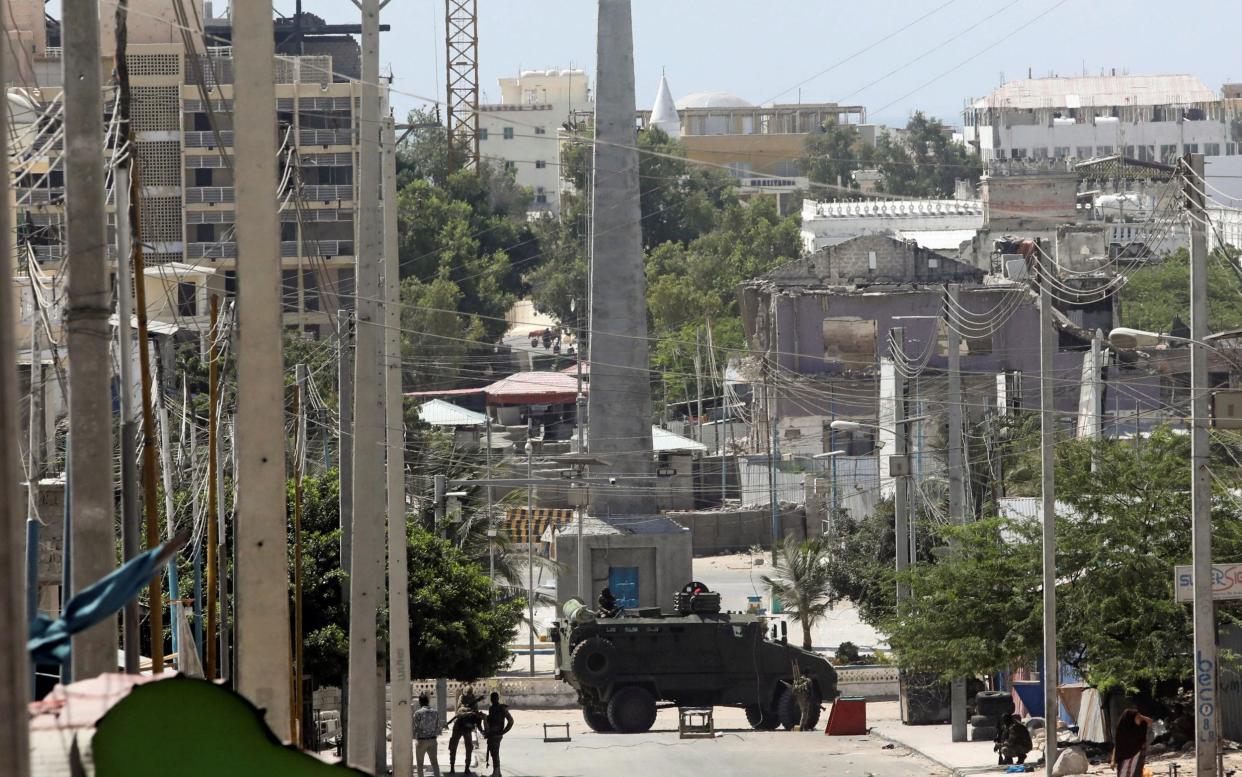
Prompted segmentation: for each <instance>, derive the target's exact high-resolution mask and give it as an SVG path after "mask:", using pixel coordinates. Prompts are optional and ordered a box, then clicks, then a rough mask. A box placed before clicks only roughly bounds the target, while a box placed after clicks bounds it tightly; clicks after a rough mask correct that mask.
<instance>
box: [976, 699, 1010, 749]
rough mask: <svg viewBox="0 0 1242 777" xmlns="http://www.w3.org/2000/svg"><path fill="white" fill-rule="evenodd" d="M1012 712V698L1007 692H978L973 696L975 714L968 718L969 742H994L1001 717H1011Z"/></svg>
mask: <svg viewBox="0 0 1242 777" xmlns="http://www.w3.org/2000/svg"><path fill="white" fill-rule="evenodd" d="M1013 711H1014V706H1013V696H1011V695H1010V694H1009V692H1008V691H980V692H979V693H978V694H976V695H975V714H974V715H972V716H971V718H970V741H971V742H991V741H993V740H995V739H996V733H997V725H998V724H999V723H1000V719H1001V716H1003V715H1012V714H1013Z"/></svg>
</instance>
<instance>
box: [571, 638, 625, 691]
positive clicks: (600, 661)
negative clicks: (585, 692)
mask: <svg viewBox="0 0 1242 777" xmlns="http://www.w3.org/2000/svg"><path fill="white" fill-rule="evenodd" d="M569 668H570V670H571V671H572V672H573V673H574V676H575V677H577V678H579V679H580V680H581V681H582V682H584V683H586V684H587V685H593V686H601V685H606V684H607V683H608V681H609V680H611V679H612V676H613V675H614V674H615V673H616V669H617V649H616V648H615V647H614V646H613V644H612V643H611V642H609V641H608V640H606V639H604V638H603V637H587V638H586V639H584V640H582V641H581V642H579V643H578V644H577V645H575V646H574V651H573V653H571V654H570V656H569Z"/></svg>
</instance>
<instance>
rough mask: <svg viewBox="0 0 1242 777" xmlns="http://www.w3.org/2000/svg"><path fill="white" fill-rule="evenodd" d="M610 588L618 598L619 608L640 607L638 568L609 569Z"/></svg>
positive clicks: (630, 608)
mask: <svg viewBox="0 0 1242 777" xmlns="http://www.w3.org/2000/svg"><path fill="white" fill-rule="evenodd" d="M608 587H609V588H610V589H612V595H613V596H615V597H617V606H618V607H624V608H626V609H629V610H632V609H636V608H637V607H638V567H609V568H608Z"/></svg>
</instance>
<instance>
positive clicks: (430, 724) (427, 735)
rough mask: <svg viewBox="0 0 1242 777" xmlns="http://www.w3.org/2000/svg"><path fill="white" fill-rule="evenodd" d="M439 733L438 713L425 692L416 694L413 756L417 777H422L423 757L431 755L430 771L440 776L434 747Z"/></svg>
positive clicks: (436, 776)
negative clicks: (416, 767) (416, 765)
mask: <svg viewBox="0 0 1242 777" xmlns="http://www.w3.org/2000/svg"><path fill="white" fill-rule="evenodd" d="M439 735H440V713H438V712H436V708H435V707H432V706H431V700H430V699H428V698H427V694H425V693H420V694H419V695H418V709H416V710H414V758H415V762H416V763H417V764H418V777H423V758H424V757H426V756H428V755H429V756H431V773H432V774H433V775H434V776H435V777H440V762H439V761H438V760H437V759H436V748H437V747H438V746H439V742H438V741H437V740H436V738H437V737H438V736H439Z"/></svg>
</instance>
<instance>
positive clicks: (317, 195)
mask: <svg viewBox="0 0 1242 777" xmlns="http://www.w3.org/2000/svg"><path fill="white" fill-rule="evenodd" d="M299 191H300V193H301V195H302V199H303V200H306V201H308V202H332V201H333V200H352V199H353V198H354V187H353V186H352V185H350V184H345V185H337V186H303V187H302V188H301V189H300V190H299Z"/></svg>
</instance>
